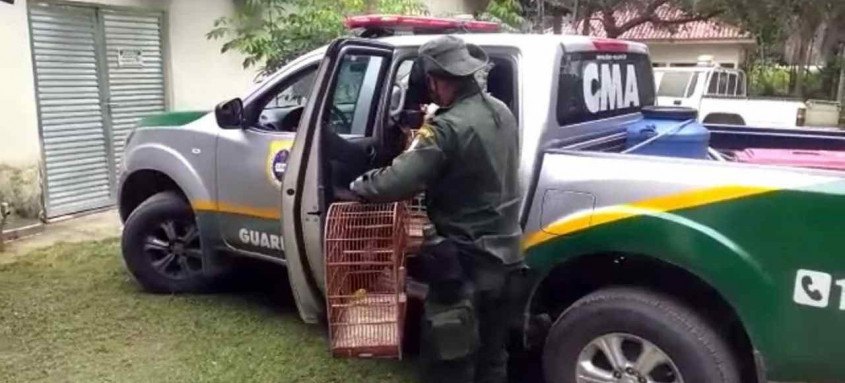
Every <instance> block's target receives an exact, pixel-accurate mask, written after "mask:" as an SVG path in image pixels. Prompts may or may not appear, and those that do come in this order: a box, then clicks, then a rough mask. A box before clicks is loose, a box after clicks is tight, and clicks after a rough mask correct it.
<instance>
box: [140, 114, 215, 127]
mask: <svg viewBox="0 0 845 383" xmlns="http://www.w3.org/2000/svg"><path fill="white" fill-rule="evenodd" d="M208 113H209V112H208V111H205V110H203V111H199V110H193V111H176V112H165V113H159V114H154V115H151V116H147V117H144V118H142V119H141V121H139V122H138V127H139V128H147V127H153V126H182V125H185V124H188V123H191V122H194V121H196V120H198V119H199V118H200V117H202V116H205V115H206V114H208Z"/></svg>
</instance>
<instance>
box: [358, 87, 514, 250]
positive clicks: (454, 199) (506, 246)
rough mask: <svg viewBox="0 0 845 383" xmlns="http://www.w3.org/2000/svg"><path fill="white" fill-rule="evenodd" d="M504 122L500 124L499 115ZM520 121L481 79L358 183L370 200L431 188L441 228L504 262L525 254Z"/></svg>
mask: <svg viewBox="0 0 845 383" xmlns="http://www.w3.org/2000/svg"><path fill="white" fill-rule="evenodd" d="M497 120H498V121H499V124H498V126H497V123H496V121H497ZM518 140H519V138H518V132H517V128H516V120H515V119H514V117H513V115H512V114H511V113H510V111H509V110H508V108H507V106H505V105H504V104H503V103H502V102H501V101H499V100H496V99H495V98H493V97H491V96H489V95H487V94H484V93H482V92H480V91H479V90H478V88H477V87H476V86H474V85H473V86H471V87H469V89H465V90H464V91H463V94H461V95H460V96H459V97H458V99H457V100H456V101H455V102H454V103H453V104H452V105H451V106H449V107H441V108H440V109H438V110H437V112H436V114H435V116H434V118H433V119H432V120H431V121H430V122H429V123H427V124H425V125H424V126H423V127H422V128H421V129H420V131H419V134H418V136H417V139H416V140H415V142H414V143H412V144H411V147H410V148H409V149H408V150H407V151H405V152H404V153H402V154H401V155H399V156H398V157H396V159H394V160H393V163H392V164H391V165H390V166H388V167H385V168H381V169H376V170H372V171H370V172H368V173H366V174H364V175H363V176H361V177H360V178H359V179H357V180H356V181H355V182H353V183H352V191H353V192H355V193H356V194H358V195H360V196H361V197H363V198H365V199H367V200H369V201H374V202H377V201H400V200H405V199H410V198H411V197H413V196H415V195H416V194H418V193H420V192H422V191H425V196H426V210H427V212H428V216H429V218H430V219H431V222H432V223H433V224H434V226H435V227H436V228H437V233H438V234H439V235H441V236H443V237H446V238H449V239H451V240H454V241H456V242H458V243H461V244H465V245H474V246H475V247H477V248H479V249H483V250H485V251H486V252H487V253H489V254H490V255H492V256H493V257H495V258H497V259H498V260H500V261H501V262H502V263H504V264H513V263H517V262H520V261H521V256H520V252H519V240H520V236H521V234H522V230H521V228H520V225H519V207H520V193H519V186H518V180H517V171H518V169H517V167H518V166H519V158H518V157H519V153H518V150H519V149H518Z"/></svg>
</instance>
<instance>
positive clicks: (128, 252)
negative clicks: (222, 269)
mask: <svg viewBox="0 0 845 383" xmlns="http://www.w3.org/2000/svg"><path fill="white" fill-rule="evenodd" d="M121 247H122V250H123V259H124V260H125V261H126V267H127V268H128V269H129V271H130V272H131V273H132V275H134V276H135V279H137V280H138V282H139V283H140V284H141V286H143V287H144V289H145V290H147V291H150V292H154V293H186V292H204V291H207V290H208V289H209V288H210V286H211V279H210V278H208V277H206V276H205V275H204V274H203V261H204V259H203V256H202V247H201V244H200V236H199V229H198V227H197V224H196V220H195V218H194V212H193V210H192V209H191V206H190V205H189V204H188V202H186V201H185V200H184V199H182V198H181V197H180V196H179V195H178V194H177V193H175V192H170V191H167V192H161V193H158V194H155V195H153V196H152V197H150V198H148V199H147V200H146V201H144V202H142V203H141V204H140V205H139V206H138V207H137V208H136V209H135V210H134V211H133V212H132V214H130V215H129V218H128V219H127V220H126V224H125V226H124V227H123V238H122V242H121Z"/></svg>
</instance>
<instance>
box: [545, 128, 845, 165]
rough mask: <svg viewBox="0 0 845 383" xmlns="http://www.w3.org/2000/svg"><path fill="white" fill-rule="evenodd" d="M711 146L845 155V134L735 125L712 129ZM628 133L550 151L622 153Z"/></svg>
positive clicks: (556, 146) (728, 149)
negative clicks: (821, 151)
mask: <svg viewBox="0 0 845 383" xmlns="http://www.w3.org/2000/svg"><path fill="white" fill-rule="evenodd" d="M707 128H708V129H710V133H711V137H710V146H711V147H712V148H713V149H716V150H717V151H719V152H720V153H724V154H728V155H727V156H726V157H727V159H728V160H730V157H731V156H730V155H729V154H730V153H733V152H736V151H741V150H745V149H750V148H754V149H794V150H828V151H845V131H841V130H837V129H806V128H804V129H779V128H756V127H747V126H732V125H708V126H707ZM625 138H626V133H625V131H624V130H622V129H620V130H618V131H611V132H609V133H602V134H599V135H596V136H593V137H590V136H582V137H577V138H573V139H571V140H567V141H560V142H557V143H555V144H554V146H553V147H550V148H549V149H562V150H576V151H590V152H604V153H621V152H623V151H624V150H625Z"/></svg>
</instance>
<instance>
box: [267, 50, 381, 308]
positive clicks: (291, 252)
mask: <svg viewBox="0 0 845 383" xmlns="http://www.w3.org/2000/svg"><path fill="white" fill-rule="evenodd" d="M395 51H396V48H395V47H394V46H392V45H390V44H386V43H383V42H378V41H374V40H364V39H354V38H353V39H339V40H336V41H334V42H333V43H332V44H331V45H329V47H328V49H327V50H326V53H325V56H324V58H323V61H322V63H321V64H320V67H319V69H318V71H317V78H316V81H315V84H314V88H313V90H312V94H311V97H310V98H309V100H308V104H307V106H306V108H305V111H304V112H303V115H302V120H301V121H300V124H299V128H298V129H297V133H296V137H297V139H296V140H295V141H294V146H293V148H292V149H291V158H290V160H289V162H288V172H287V173H286V174H285V179H284V181H283V183H282V216H283V217H287V219H283V220H282V233H283V236H284V238H285V239H286V244H285V253H286V258H287V264H288V275H289V280H290V284H291V289H292V290H293V292H294V299H295V301H296V305H297V309H298V310H299V314H300V316H301V317H302V319H303V321H305V322H306V323H316V322H318V321H319V320H320V318H321V317H322V315H323V314H324V312H325V297H324V290H325V288H324V286H325V285H324V280H325V275H324V271H325V270H324V269H323V263H322V262H321V261H322V259H323V252H322V246H323V243H322V237H323V230H324V227H323V225H324V223H325V214H326V201H325V199H324V196H325V190H324V185H323V179H322V175H321V170H320V169H319V168H320V167H321V164H320V162H321V161H322V154H321V148H320V146H321V145H319V143H320V140H321V136H322V135H321V131H322V128H323V126H322V124H321V121H322V117H323V113H324V112H325V109H326V105H327V102H329V92H327V90H328V89H333V88H334V86H335V84H336V82H337V77H338V63H339V62H340V59H341V58H342V57H344V55H345V54H348V53H363V54H371V55H373V56H381V57H384V58H385V61H384V62H383V63H382V68H381V73H380V74H379V77H380V78H379V82H378V84H377V86H376V88H377V89H378V91H377V93H376V94H378V97H379V100H378V101H377V104H376V107H375V118H373V119H371V120H370V121H368V123H371V124H375V123H377V120H378V116H379V115H381V113H382V112H383V109H384V107H385V100H386V99H385V97H386V94H387V93H388V91H389V87H386V86H385V83H386V82H385V77H386V76H385V75H384V73H390V72H389V71H390V69H391V68H392V67H393V59H394V54H395ZM306 183H308V184H306ZM308 189H311V190H310V191H313V192H314V193H316V194H317V195H316V196H314V195H310V191H309V190H308ZM306 197H308V200H309V201H308V202H307V204H308V205H311V207H312V208H316V209H317V210H315V211H309V212H305V211H304V210H303V209H305V208H307V207H306V206H305V205H306V201H305V198H306ZM306 214H307V215H310V216H311V217H306V216H304V215H306ZM314 216H317V217H318V218H313V217H314ZM306 221H308V222H306ZM315 224H316V225H315ZM306 226H308V227H307V228H306ZM316 228H319V229H316ZM315 230H317V231H318V232H317V233H315ZM315 234H316V235H315ZM309 237H310V238H312V240H313V238H315V237H316V238H319V239H320V240H319V244H315V243H308V242H307V238H309ZM317 249H319V251H318V250H317Z"/></svg>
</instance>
